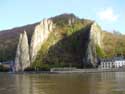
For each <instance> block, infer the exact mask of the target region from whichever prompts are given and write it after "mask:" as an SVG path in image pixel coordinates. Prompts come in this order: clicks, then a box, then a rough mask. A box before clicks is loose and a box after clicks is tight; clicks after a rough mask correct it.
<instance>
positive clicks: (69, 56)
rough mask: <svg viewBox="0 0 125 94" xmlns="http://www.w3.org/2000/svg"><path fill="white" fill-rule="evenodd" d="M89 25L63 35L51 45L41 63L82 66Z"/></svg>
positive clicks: (58, 65) (87, 41) (59, 65)
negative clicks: (70, 33)
mask: <svg viewBox="0 0 125 94" xmlns="http://www.w3.org/2000/svg"><path fill="white" fill-rule="evenodd" d="M90 26H91V25H88V26H86V27H85V28H83V29H81V30H79V31H76V32H75V33H73V34H72V35H70V36H67V35H65V36H64V38H63V39H61V40H59V41H58V42H57V43H56V44H54V45H53V46H51V47H50V48H49V50H48V52H47V54H46V55H45V56H44V57H41V58H43V59H42V61H40V62H42V63H44V64H49V65H52V66H54V67H56V66H57V67H78V68H83V67H84V63H85V62H83V58H84V57H85V54H86V51H87V47H88V43H89V41H90V40H89V35H90Z"/></svg>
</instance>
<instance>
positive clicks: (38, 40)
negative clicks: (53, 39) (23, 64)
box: [30, 19, 53, 62]
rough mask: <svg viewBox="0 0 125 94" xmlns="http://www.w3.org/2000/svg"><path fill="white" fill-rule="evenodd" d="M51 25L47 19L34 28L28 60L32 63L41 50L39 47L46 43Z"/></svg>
mask: <svg viewBox="0 0 125 94" xmlns="http://www.w3.org/2000/svg"><path fill="white" fill-rule="evenodd" d="M52 29H53V23H52V21H51V20H49V19H44V20H43V21H41V23H40V24H38V25H37V26H36V27H35V31H34V33H33V35H32V38H31V44H30V59H31V62H33V61H34V60H35V59H36V56H37V53H38V51H39V50H40V48H41V45H42V44H43V43H44V41H46V39H47V38H48V36H49V33H50V32H52Z"/></svg>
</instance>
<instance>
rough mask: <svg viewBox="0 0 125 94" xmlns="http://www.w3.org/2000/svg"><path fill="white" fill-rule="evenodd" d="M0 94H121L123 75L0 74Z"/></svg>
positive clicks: (124, 76)
mask: <svg viewBox="0 0 125 94" xmlns="http://www.w3.org/2000/svg"><path fill="white" fill-rule="evenodd" d="M0 94H125V72H105V73H82V74H8V73H0Z"/></svg>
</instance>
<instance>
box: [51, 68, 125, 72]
mask: <svg viewBox="0 0 125 94" xmlns="http://www.w3.org/2000/svg"><path fill="white" fill-rule="evenodd" d="M50 72H51V73H97V72H125V69H124V68H112V69H98V68H95V69H75V68H73V69H69V70H67V68H66V69H65V68H64V69H62V68H61V69H59V68H58V69H57V68H53V69H51V71H50Z"/></svg>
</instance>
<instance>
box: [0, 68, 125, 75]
mask: <svg viewBox="0 0 125 94" xmlns="http://www.w3.org/2000/svg"><path fill="white" fill-rule="evenodd" d="M101 72H125V68H112V69H98V68H94V69H76V68H52V69H51V70H50V71H24V72H0V73H10V74H63V73H101Z"/></svg>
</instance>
